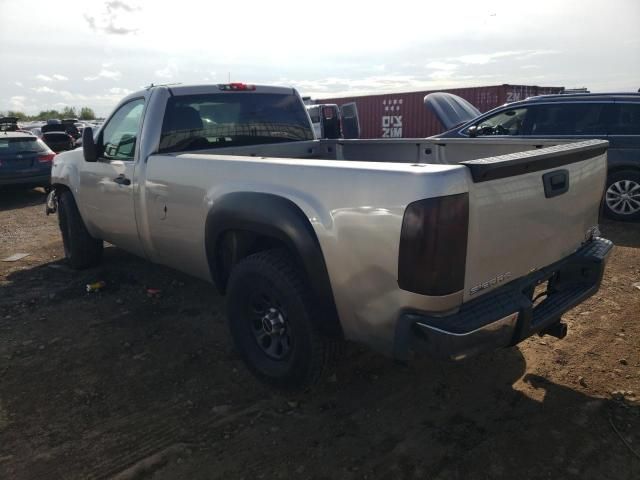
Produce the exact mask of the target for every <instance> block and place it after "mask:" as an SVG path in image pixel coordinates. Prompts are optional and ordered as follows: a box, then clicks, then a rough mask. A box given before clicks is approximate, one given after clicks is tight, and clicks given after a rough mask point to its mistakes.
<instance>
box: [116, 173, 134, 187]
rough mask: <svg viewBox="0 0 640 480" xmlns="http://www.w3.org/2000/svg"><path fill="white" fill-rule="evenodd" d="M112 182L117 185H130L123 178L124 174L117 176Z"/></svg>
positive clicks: (125, 178) (129, 181) (129, 182)
mask: <svg viewBox="0 0 640 480" xmlns="http://www.w3.org/2000/svg"><path fill="white" fill-rule="evenodd" d="M113 181H114V182H115V183H117V184H118V185H131V180H129V179H128V178H127V177H125V176H124V174H120V175H118V176H117V177H116V178H114V179H113Z"/></svg>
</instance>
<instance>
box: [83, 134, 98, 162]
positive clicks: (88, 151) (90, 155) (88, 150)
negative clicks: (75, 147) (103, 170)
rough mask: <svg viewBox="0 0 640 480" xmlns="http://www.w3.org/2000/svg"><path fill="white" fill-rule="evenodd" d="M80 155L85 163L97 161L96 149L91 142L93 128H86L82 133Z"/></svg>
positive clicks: (92, 141) (93, 142) (94, 143)
mask: <svg viewBox="0 0 640 480" xmlns="http://www.w3.org/2000/svg"><path fill="white" fill-rule="evenodd" d="M82 153H83V154H84V160H85V161H86V162H95V161H96V160H98V149H97V148H96V142H95V141H94V140H93V128H91V127H86V128H85V129H84V130H83V132H82Z"/></svg>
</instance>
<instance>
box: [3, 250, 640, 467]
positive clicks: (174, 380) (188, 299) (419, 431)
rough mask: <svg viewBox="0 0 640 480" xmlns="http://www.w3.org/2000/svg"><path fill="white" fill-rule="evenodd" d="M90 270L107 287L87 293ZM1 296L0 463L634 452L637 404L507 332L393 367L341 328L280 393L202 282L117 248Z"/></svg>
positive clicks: (385, 459) (310, 462)
mask: <svg viewBox="0 0 640 480" xmlns="http://www.w3.org/2000/svg"><path fill="white" fill-rule="evenodd" d="M97 280H103V281H104V282H105V284H106V286H105V287H104V288H103V289H102V290H100V291H98V292H96V293H87V292H86V289H85V286H86V284H87V283H91V282H94V281H97ZM149 287H153V288H155V289H158V290H160V293H159V294H157V293H154V294H153V295H149V294H148V288H149ZM0 310H1V311H2V315H0V338H2V342H0V358H2V359H3V363H2V364H0V392H2V393H1V397H0V399H1V402H0V446H1V447H0V457H1V458H3V459H4V460H3V461H2V462H0V478H35V477H38V476H40V475H41V476H42V478H69V477H73V478H76V477H78V478H88V477H91V478H106V477H110V476H113V475H116V474H117V473H119V472H122V471H123V470H125V469H126V468H129V467H130V466H131V465H134V464H136V463H137V462H139V461H142V460H147V461H148V460H149V458H152V457H153V456H154V455H159V454H161V453H162V452H167V451H171V452H175V451H176V449H178V450H179V452H180V453H179V454H176V455H179V456H180V459H181V462H174V461H171V458H169V457H167V458H164V459H163V461H162V462H159V463H158V465H156V466H155V467H153V468H155V469H158V471H157V472H156V473H157V475H158V476H157V478H240V477H242V476H244V477H246V478H258V477H259V476H260V475H262V476H264V478H276V477H280V478H291V477H300V476H301V475H300V474H297V473H296V472H297V471H299V468H300V466H303V467H304V472H306V474H308V475H307V476H308V478H363V476H364V475H367V476H368V477H369V478H389V479H398V478H442V479H457V478H460V479H465V480H467V479H475V478H478V479H481V478H482V479H485V478H504V479H512V478H564V477H577V476H580V477H581V478H631V472H633V471H634V470H633V469H636V470H635V471H637V469H638V468H640V461H638V459H634V457H633V456H632V455H631V454H630V452H629V451H628V450H627V448H626V447H625V446H624V445H623V444H622V442H621V440H620V439H619V438H618V437H617V435H616V434H615V433H614V431H613V430H612V427H611V424H610V423H609V422H613V424H614V425H616V426H617V428H618V429H619V431H620V432H621V433H622V434H623V435H624V436H625V437H626V438H629V439H630V440H631V441H632V442H633V443H632V445H636V444H637V443H638V442H640V423H639V421H638V418H639V417H640V411H639V408H638V406H637V404H636V405H634V404H630V403H625V402H624V401H622V400H620V401H612V400H605V399H601V398H598V397H596V396H594V395H593V394H590V393H588V390H587V389H584V388H583V387H580V386H579V385H577V384H576V385H575V386H567V385H561V384H558V383H554V382H553V381H550V380H549V379H548V378H546V377H543V376H540V375H535V374H532V373H530V371H531V370H532V369H535V367H536V366H535V365H533V366H527V364H526V360H525V357H524V356H523V354H522V352H521V351H520V350H519V349H518V348H511V349H505V350H500V351H496V352H493V353H491V354H487V355H484V356H481V357H478V358H476V359H473V360H471V361H468V362H463V363H443V362H434V361H431V360H429V359H425V358H420V359H417V360H415V361H413V362H411V364H410V366H409V367H401V366H396V365H394V364H393V363H392V362H391V361H390V360H389V359H387V358H383V357H381V356H378V355H376V354H373V353H370V352H369V351H367V350H366V349H363V348H360V347H358V346H355V345H349V346H348V348H347V349H346V352H345V355H344V358H343V359H342V361H341V362H340V363H339V365H338V367H337V369H336V372H335V376H332V377H330V379H329V381H327V382H324V383H323V384H321V385H320V386H318V387H316V388H314V389H313V390H311V391H309V392H306V393H300V394H290V395H283V394H279V393H275V392H273V391H271V390H269V389H267V388H265V387H263V386H262V385H260V384H259V383H257V382H256V381H255V380H254V379H253V377H251V376H250V375H249V374H248V373H247V372H246V370H245V368H244V366H243V365H242V363H241V362H240V361H239V359H238V358H237V356H236V354H235V353H234V352H233V348H232V345H231V341H230V338H229V336H228V334H227V328H226V324H225V319H224V308H223V305H222V301H221V298H220V297H219V296H218V295H217V294H215V293H214V291H213V287H211V286H210V285H208V284H206V283H204V282H201V281H199V280H194V279H192V278H190V277H187V276H184V275H181V274H178V273H176V272H174V271H172V270H169V269H166V268H163V267H159V266H155V265H152V264H149V263H147V262H145V261H143V260H140V259H137V258H135V257H133V256H131V255H129V254H127V253H125V252H123V251H121V250H119V249H117V248H107V249H106V250H105V261H104V265H103V266H102V267H100V268H96V269H92V270H87V271H84V272H75V271H71V270H69V269H67V268H66V267H65V266H64V263H62V262H54V263H49V264H45V265H40V266H38V267H35V268H31V269H25V270H19V271H15V272H13V273H11V274H10V275H9V276H8V277H7V282H6V283H5V284H3V285H2V286H0ZM550 355H552V353H550ZM563 368H567V367H563ZM528 372H529V373H528ZM587 382H588V379H587ZM265 432H266V433H265ZM266 438H267V439H268V441H267V440H265V439H266ZM265 441H267V443H268V445H269V447H270V448H265ZM185 445H187V446H189V448H188V449H187V448H186V447H184V446H185ZM153 458H155V457H153ZM147 463H149V462H147ZM151 463H152V464H153V462H151ZM163 465H164V466H163ZM302 476H303V477H304V475H302ZM154 478H156V477H155V476H154Z"/></svg>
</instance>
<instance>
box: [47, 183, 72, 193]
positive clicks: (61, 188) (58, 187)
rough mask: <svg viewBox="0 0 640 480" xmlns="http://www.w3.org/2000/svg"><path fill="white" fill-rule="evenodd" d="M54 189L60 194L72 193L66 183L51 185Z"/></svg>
mask: <svg viewBox="0 0 640 480" xmlns="http://www.w3.org/2000/svg"><path fill="white" fill-rule="evenodd" d="M51 186H52V187H53V188H55V189H56V190H57V191H58V192H64V191H71V189H70V188H69V187H67V186H66V185H65V184H64V183H53V184H51Z"/></svg>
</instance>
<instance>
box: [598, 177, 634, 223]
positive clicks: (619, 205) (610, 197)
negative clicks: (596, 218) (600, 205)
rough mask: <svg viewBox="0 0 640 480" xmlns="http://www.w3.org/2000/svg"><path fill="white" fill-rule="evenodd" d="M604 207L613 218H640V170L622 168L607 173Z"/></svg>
mask: <svg viewBox="0 0 640 480" xmlns="http://www.w3.org/2000/svg"><path fill="white" fill-rule="evenodd" d="M604 208H605V214H606V215H607V216H608V217H609V218H612V219H614V220H638V219H640V172H638V171H634V170H623V171H619V172H614V173H612V174H611V175H609V178H608V179H607V189H606V191H605V194H604Z"/></svg>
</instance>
